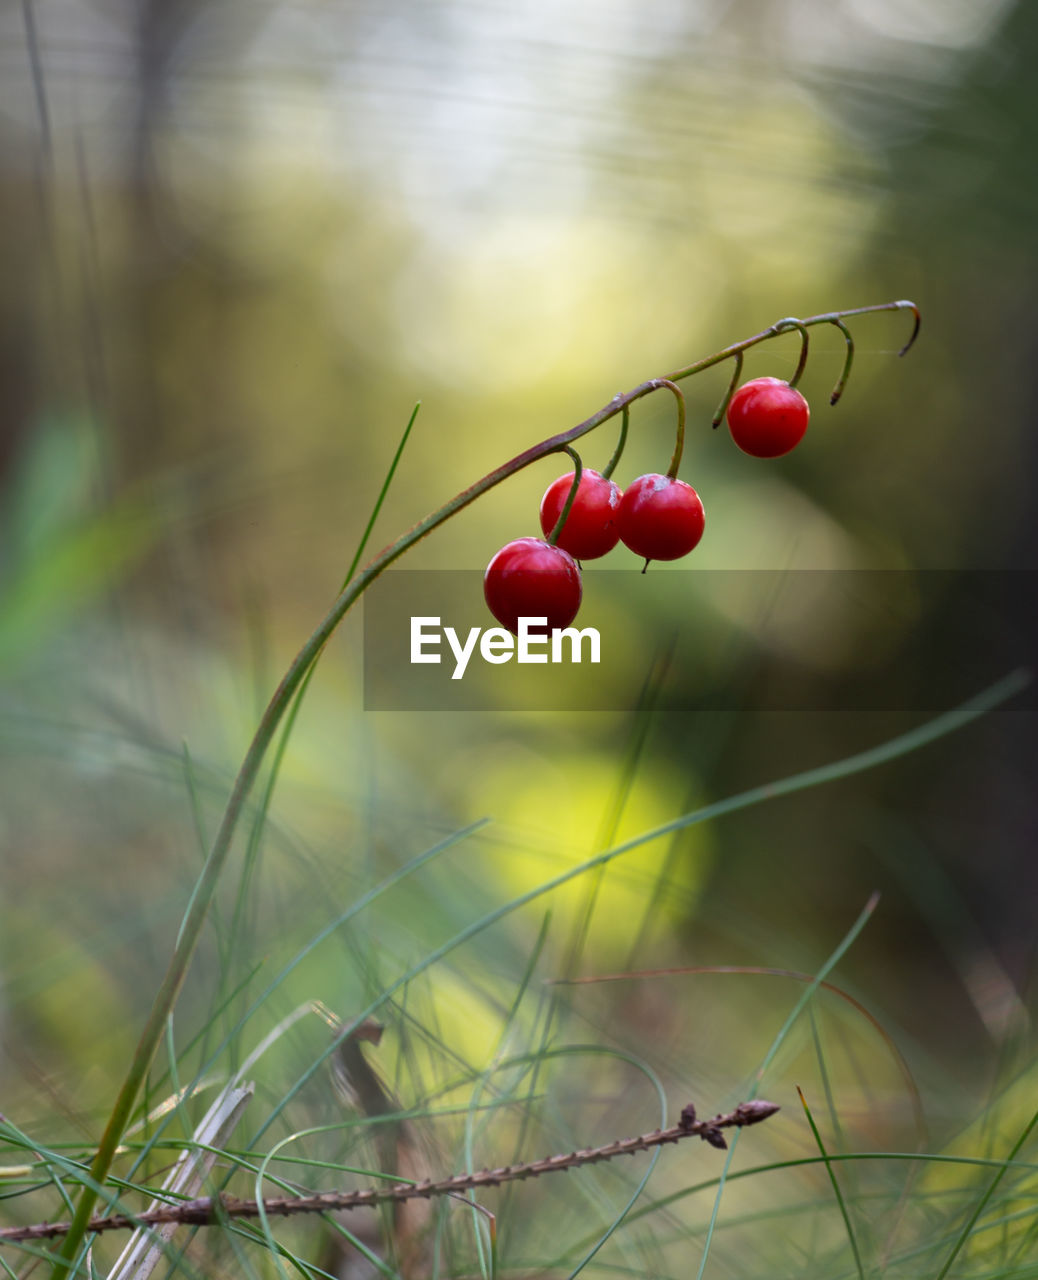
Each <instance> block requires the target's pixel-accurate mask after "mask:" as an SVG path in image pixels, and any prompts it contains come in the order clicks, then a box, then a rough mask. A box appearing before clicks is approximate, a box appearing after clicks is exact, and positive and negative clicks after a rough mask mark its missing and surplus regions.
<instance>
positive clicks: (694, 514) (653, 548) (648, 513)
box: [617, 474, 706, 560]
mask: <svg viewBox="0 0 1038 1280" xmlns="http://www.w3.org/2000/svg"><path fill="white" fill-rule="evenodd" d="M705 521H706V516H705V513H704V511H703V504H702V502H701V501H700V500H699V494H698V493H696V491H695V489H693V488H692V486H691V485H690V484H686V483H685V482H684V480H672V479H671V478H670V477H669V476H660V475H655V474H651V475H647V476H639V477H638V479H637V480H635V481H634V483H633V484H631V485H630V486H629V487H628V489H627V492H626V493H625V494H624V496H623V500H622V501H621V503H620V511H619V513H618V515H617V523H618V524H619V526H620V537H621V538H622V539H623V542H624V546H626V547H630V549H631V550H632V551H634V552H635V553H636V554H637V555H640V556H644V557H645V559H646V560H678V559H680V557H681V556H684V555H687V554H688V553H689V552H690V551H691V550H692V548H693V547H694V546H695V545H696V543H697V542H698V541H699V539H700V538H701V537H702V536H703V526H704V524H705Z"/></svg>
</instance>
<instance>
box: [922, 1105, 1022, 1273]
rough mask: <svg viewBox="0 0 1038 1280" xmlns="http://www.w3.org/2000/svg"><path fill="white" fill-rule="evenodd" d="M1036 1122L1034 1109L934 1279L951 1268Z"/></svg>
mask: <svg viewBox="0 0 1038 1280" xmlns="http://www.w3.org/2000/svg"><path fill="white" fill-rule="evenodd" d="M1036 1124H1038V1111H1036V1112H1035V1113H1034V1115H1033V1116H1031V1118H1030V1120H1028V1122H1027V1124H1026V1125H1025V1126H1024V1128H1023V1131H1022V1133H1021V1134H1020V1136H1019V1137H1018V1138H1017V1140H1016V1142H1014V1143H1013V1149H1012V1151H1010V1153H1009V1155H1008V1156H1006V1158H1005V1161H1004V1162H1003V1163H1002V1166H1001V1168H1000V1169H999V1171H998V1173H996V1174H995V1176H994V1177H993V1178H992V1179H991V1183H990V1184H989V1186H988V1188H987V1190H986V1191H985V1192H984V1194H983V1195H982V1196H981V1197H980V1200H979V1201H978V1202H977V1207H976V1208H975V1209H974V1210H973V1212H972V1213H971V1214H970V1216H969V1218H968V1219H967V1220H966V1224H965V1226H964V1227H963V1228H962V1231H961V1232H960V1233H959V1236H958V1239H957V1240H956V1241H955V1243H954V1244H953V1245H952V1249H951V1253H949V1254H948V1257H947V1258H946V1259H945V1263H944V1266H943V1267H941V1269H940V1271H938V1273H937V1275H936V1277H935V1280H944V1277H945V1276H946V1275H947V1274H948V1272H949V1271H950V1270H951V1269H952V1264H953V1263H954V1262H955V1259H956V1258H957V1257H958V1256H959V1254H960V1252H961V1251H962V1248H963V1246H964V1245H965V1243H966V1241H967V1240H968V1239H969V1238H970V1233H971V1232H972V1231H973V1228H974V1227H975V1226H976V1225H977V1220H978V1218H979V1217H980V1215H981V1214H982V1213H983V1212H984V1210H985V1209H986V1208H987V1205H988V1201H989V1200H990V1199H991V1197H992V1196H993V1195H994V1194H995V1191H996V1190H997V1189H998V1184H999V1183H1000V1182H1001V1181H1002V1179H1003V1178H1004V1177H1005V1176H1006V1173H1007V1172H1008V1170H1009V1166H1010V1164H1012V1162H1013V1161H1014V1160H1015V1159H1016V1157H1017V1154H1018V1153H1019V1151H1020V1150H1021V1148H1022V1147H1023V1145H1024V1143H1025V1142H1026V1141H1027V1139H1028V1138H1029V1137H1030V1136H1031V1131H1032V1130H1033V1129H1034V1127H1035V1125H1036Z"/></svg>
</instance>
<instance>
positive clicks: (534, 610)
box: [483, 538, 582, 635]
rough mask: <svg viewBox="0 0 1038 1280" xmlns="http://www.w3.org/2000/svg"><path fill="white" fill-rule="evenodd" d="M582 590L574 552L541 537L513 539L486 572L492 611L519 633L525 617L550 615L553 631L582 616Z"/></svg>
mask: <svg viewBox="0 0 1038 1280" xmlns="http://www.w3.org/2000/svg"><path fill="white" fill-rule="evenodd" d="M581 594H582V588H581V584H580V570H579V569H578V568H577V562H576V561H575V560H574V559H573V557H572V556H571V555H570V554H569V552H568V551H563V549H562V548H561V547H553V546H552V545H551V543H548V542H544V541H542V540H541V539H540V538H516V540H515V541H514V542H509V543H508V545H507V546H504V547H502V548H501V550H500V551H499V552H498V553H497V555H496V556H494V558H493V560H491V562H490V563H489V564H488V565H487V571H486V573H485V574H484V575H483V595H484V596H485V597H486V602H487V606H488V608H489V609H490V612H491V613H492V614H493V615H494V617H495V618H496V619H497V620H498V622H500V623H501V625H502V626H503V627H507V628H508V630H509V631H511V632H512V633H513V634H516V635H518V633H519V619H520V618H547V620H548V622H547V628H546V629H547V630H549V631H550V630H551V629H552V628H554V627H568V626H569V624H570V623H571V622H572V621H573V619H574V618H575V617H576V616H577V610H578V609H579V608H580V597H581ZM535 630H536V631H538V632H540V631H543V630H544V628H540V627H538V628H536V629H535Z"/></svg>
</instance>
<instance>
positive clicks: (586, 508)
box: [541, 467, 623, 560]
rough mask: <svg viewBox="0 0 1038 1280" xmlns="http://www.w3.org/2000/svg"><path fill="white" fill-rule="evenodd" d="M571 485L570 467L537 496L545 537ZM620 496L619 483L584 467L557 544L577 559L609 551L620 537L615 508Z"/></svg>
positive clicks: (564, 501) (617, 505)
mask: <svg viewBox="0 0 1038 1280" xmlns="http://www.w3.org/2000/svg"><path fill="white" fill-rule="evenodd" d="M572 488H573V472H572V471H571V472H569V474H568V475H564V476H559V478H558V480H556V481H555V482H554V484H551V485H549V486H548V488H547V489H546V490H545V494H544V497H543V498H542V499H541V529H542V530H543V531H544V536H545V537H547V536H548V534H549V533H551V531H552V529H554V528H555V525H556V523H557V521H558V518H559V516H560V515H562V508H563V507H564V506H565V505H566V499H567V498H568V497H569V491H570V489H572ZM622 497H623V494H622V493H621V492H620V486H619V485H616V484H613V482H612V480H607V479H606V478H605V477H604V476H602V475H600V474H599V473H598V472H597V471H592V470H591V469H590V468H589V467H585V468H584V470H583V471H581V473H580V484H579V485H578V486H577V496H576V497H575V498H574V499H573V506H572V507H570V509H569V515H568V516H567V517H566V523H565V524H564V525H563V526H562V532H561V533H560V534H559V538H558V545H559V546H560V547H561V548H562V549H563V551H568V552H569V553H570V555H571V556H574V557H576V559H577V560H595V559H597V558H598V557H599V556H604V555H605V553H606V552H607V551H612V549H613V548H614V547H615V546H616V544H617V543H618V542H619V541H620V530H619V529H618V528H617V527H616V509H617V507H619V505H620V499H621V498H622Z"/></svg>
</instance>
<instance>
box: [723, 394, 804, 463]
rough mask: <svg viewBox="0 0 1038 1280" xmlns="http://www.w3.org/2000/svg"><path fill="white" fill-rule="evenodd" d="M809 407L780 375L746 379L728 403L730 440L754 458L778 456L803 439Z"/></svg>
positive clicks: (794, 446)
mask: <svg viewBox="0 0 1038 1280" xmlns="http://www.w3.org/2000/svg"><path fill="white" fill-rule="evenodd" d="M810 416H811V410H810V408H809V406H808V403H807V401H806V400H805V399H804V397H803V396H802V395H801V394H800V392H799V391H797V389H796V387H791V386H790V385H789V383H788V382H783V381H782V380H781V379H780V378H754V380H753V381H752V382H745V383H743V385H742V386H741V387H740V388H739V390H738V391H737V392H736V393H735V395H734V396H732V398H731V401H730V402H729V405H728V429H729V431H731V433H732V439H733V440H734V441H735V443H736V444H737V445H738V446H739V448H740V449H741V450H742V451H743V453H749V454H751V455H752V456H753V457H754V458H780V457H781V456H782V455H783V454H784V453H788V452H789V451H790V449H794V448H796V446H797V445H798V444H799V443H800V441H801V440H802V439H803V438H804V432H805V431H806V430H807V420H808V418H810Z"/></svg>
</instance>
